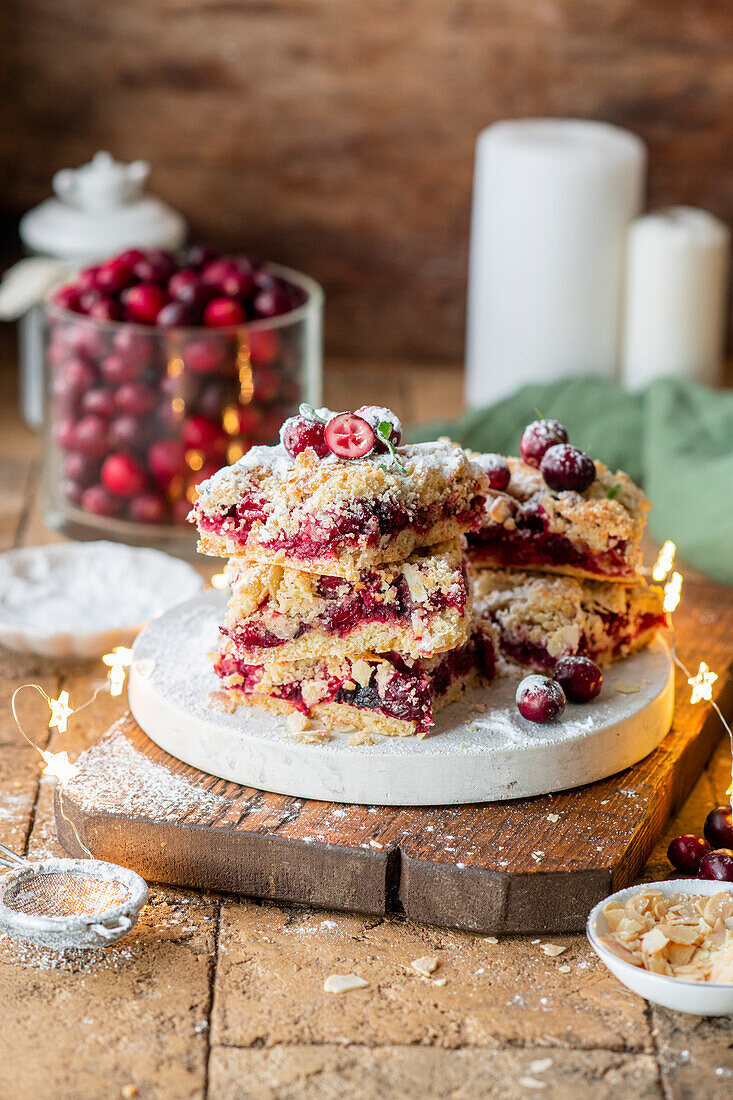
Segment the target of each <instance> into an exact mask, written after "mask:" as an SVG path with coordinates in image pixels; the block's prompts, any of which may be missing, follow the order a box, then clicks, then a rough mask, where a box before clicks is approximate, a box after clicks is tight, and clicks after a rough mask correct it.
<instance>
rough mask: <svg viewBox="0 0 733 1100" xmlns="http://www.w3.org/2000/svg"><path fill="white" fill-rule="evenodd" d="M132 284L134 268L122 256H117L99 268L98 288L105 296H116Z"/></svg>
mask: <svg viewBox="0 0 733 1100" xmlns="http://www.w3.org/2000/svg"><path fill="white" fill-rule="evenodd" d="M131 282H132V267H131V265H130V264H129V263H128V262H127V261H126V260H124V259H123V258H122V257H121V256H115V257H114V258H113V259H111V260H107V262H106V263H103V264H100V265H99V267H98V268H97V278H96V287H97V290H102V291H104V293H105V294H116V293H117V292H118V291H119V290H122V288H123V287H126V286H129V284H130V283H131Z"/></svg>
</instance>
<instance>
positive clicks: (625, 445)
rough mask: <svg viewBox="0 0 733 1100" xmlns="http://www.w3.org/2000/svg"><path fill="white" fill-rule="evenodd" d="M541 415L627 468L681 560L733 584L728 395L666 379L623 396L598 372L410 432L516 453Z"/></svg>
mask: <svg viewBox="0 0 733 1100" xmlns="http://www.w3.org/2000/svg"><path fill="white" fill-rule="evenodd" d="M538 412H539V414H540V415H542V416H544V417H553V418H554V419H556V420H559V421H560V422H561V423H562V424H564V425H565V427H566V428H567V429H568V434H569V436H570V440H571V442H572V443H574V444H575V445H576V446H578V447H581V448H582V449H583V450H584V451H587V452H588V454H590V455H591V456H592V457H593V458H598V459H600V460H601V461H603V462H605V463H606V465H607V466H610V467H611V469H613V470H616V469H621V470H625V471H626V473H627V474H629V475H630V476H631V477H632V478H633V479H634V481H637V482H639V483H640V484H641V485H642V486H643V487H644V490H645V491H646V493H647V494H648V496H649V498H650V500H651V502H652V512H651V516H650V520H649V528H650V530H651V532H652V534H653V535H654V537H655V538H656V539H658V540H659V541H662V540H663V539H665V538H670V539H672V540H673V541H674V542H675V543H676V544H677V550H678V553H679V555H680V557H681V558H684V559H685V560H686V561H688V562H689V563H690V564H691V565H693V566H694V567H695V568H696V569H699V570H700V571H701V572H703V573H706V574H707V575H708V576H710V577H712V578H714V579H715V580H718V581H723V582H725V583H727V584H733V392H726V391H720V390H710V389H707V388H706V387H704V386H699V385H696V384H695V383H692V382H684V381H677V380H672V379H663V380H660V381H657V382H653V383H652V384H651V385H650V386H648V387H647V389H646V390H644V391H642V392H641V393H627V392H626V391H625V390H623V389H622V388H621V387H620V386H619V385H618V383H616V382H612V381H609V380H608V379H603V378H577V379H573V380H570V381H565V382H552V383H548V384H545V385H533V386H525V387H524V388H523V389H521V390H519V392H518V393H516V394H514V395H513V396H512V397H509V398H507V399H506V400H505V401H500V402H499V403H498V404H497V405H492V406H489V407H488V408H485V409H474V410H472V411H471V412H468V413H466V414H465V415H464V416H463V417H461V419H460V420H457V421H453V422H452V423H440V424H433V425H431V426H430V427H429V428H426V429H421V430H420V431H413V432H412V433H411V437H412V438H413V439H415V440H419V439H435V437H436V435H449V436H450V437H451V438H452V439H455V441H456V442H457V443H460V444H462V445H463V446H465V447H470V448H472V449H473V450H476V451H497V452H499V453H500V454H518V453H519V439H520V436H521V434H522V429H523V428H524V426H525V424H528V423H529V421H530V420H534V419H536V417H537V415H538Z"/></svg>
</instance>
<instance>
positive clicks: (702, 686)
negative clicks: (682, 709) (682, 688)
mask: <svg viewBox="0 0 733 1100" xmlns="http://www.w3.org/2000/svg"><path fill="white" fill-rule="evenodd" d="M717 679H718V675H717V673H715V672H711V671H710V669H709V668H708V666H707V665H706V664H705V662H704V661H701V662H700V667H699V669H698V670H697V673H696V674H695V675H694V676H689V677H688V679H687V683H688V684H689V685H690V687H691V688H692V695H691V696H690V702H691V703H701V702H702V701H703V699H707V700H709V699H712V697H713V684H714V683H715V681H716V680H717Z"/></svg>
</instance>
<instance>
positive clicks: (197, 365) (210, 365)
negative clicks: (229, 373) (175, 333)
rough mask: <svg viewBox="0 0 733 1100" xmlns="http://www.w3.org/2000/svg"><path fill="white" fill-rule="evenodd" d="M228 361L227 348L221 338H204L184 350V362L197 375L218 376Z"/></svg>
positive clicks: (191, 342)
mask: <svg viewBox="0 0 733 1100" xmlns="http://www.w3.org/2000/svg"><path fill="white" fill-rule="evenodd" d="M225 361H226V348H225V346H224V343H223V342H222V338H221V337H220V336H202V337H201V338H200V339H198V340H191V341H190V342H189V343H187V344H186V345H185V347H184V349H183V362H184V363H185V365H186V367H187V368H188V369H189V370H192V371H194V372H195V373H196V374H216V372H217V371H219V370H221V368H222V367H223V365H224V363H225Z"/></svg>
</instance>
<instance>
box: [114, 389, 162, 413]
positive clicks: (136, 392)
mask: <svg viewBox="0 0 733 1100" xmlns="http://www.w3.org/2000/svg"><path fill="white" fill-rule="evenodd" d="M157 400H158V398H157V396H156V393H155V390H154V389H152V387H150V386H147V385H146V384H145V383H144V382H126V383H125V384H124V386H120V387H119V389H118V390H117V392H116V394H115V404H116V405H117V408H118V409H119V410H120V412H123V413H129V414H130V416H144V415H145V414H146V413H149V412H150V411H151V409H154V408H155V405H156V403H157Z"/></svg>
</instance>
